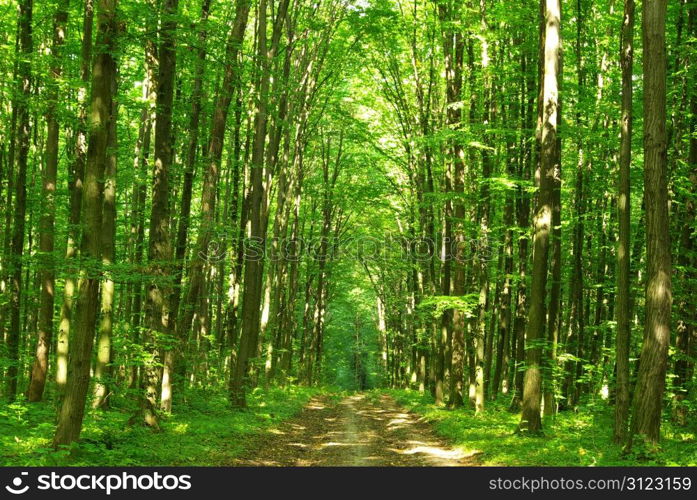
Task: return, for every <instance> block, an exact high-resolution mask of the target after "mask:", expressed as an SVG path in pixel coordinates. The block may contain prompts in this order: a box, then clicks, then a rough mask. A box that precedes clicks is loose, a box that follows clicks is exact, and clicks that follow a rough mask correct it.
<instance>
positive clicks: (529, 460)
mask: <svg viewBox="0 0 697 500" xmlns="http://www.w3.org/2000/svg"><path fill="white" fill-rule="evenodd" d="M382 392H386V393H388V394H390V395H391V396H392V397H394V398H395V399H396V400H397V402H399V403H400V404H402V405H403V406H405V407H406V408H408V409H409V410H411V411H413V412H415V413H416V414H418V415H421V416H422V417H423V418H424V419H425V420H426V421H428V422H430V423H431V424H432V425H433V427H434V429H435V431H436V433H438V434H439V435H440V436H442V437H444V438H445V439H447V440H448V441H449V442H450V443H452V444H453V445H454V446H457V447H459V448H462V449H463V450H465V451H466V452H476V451H478V452H483V453H482V454H481V455H480V457H481V463H482V464H483V465H507V466H635V465H641V466H643V465H657V466H677V465H680V466H694V465H697V429H696V423H694V422H693V423H692V426H691V427H689V428H682V427H677V426H673V425H672V424H671V423H670V422H668V421H665V420H664V422H663V423H662V426H661V428H662V434H663V436H662V440H661V444H660V447H659V449H658V450H650V451H649V450H647V449H646V447H644V446H642V445H641V444H635V446H634V448H633V451H632V453H630V454H628V455H623V454H622V449H621V447H620V446H618V445H615V444H613V443H612V426H613V413H612V408H608V407H607V405H606V403H605V402H602V404H597V405H592V404H589V405H587V406H584V407H581V408H580V409H579V411H578V412H561V413H560V414H558V415H557V416H555V417H554V419H547V420H546V421H545V422H544V424H543V427H544V435H543V436H542V437H522V436H519V435H516V434H515V433H514V431H515V429H516V426H517V424H518V422H519V420H520V414H517V413H510V412H509V411H508V410H507V405H508V403H509V401H503V400H499V401H497V402H491V403H489V406H488V407H487V410H486V412H485V413H484V415H482V416H476V417H475V416H474V413H473V411H472V410H471V409H469V408H465V409H458V410H449V409H446V408H443V407H437V406H435V405H434V404H433V398H432V397H431V396H430V394H420V393H419V392H417V391H410V390H385V391H382Z"/></svg>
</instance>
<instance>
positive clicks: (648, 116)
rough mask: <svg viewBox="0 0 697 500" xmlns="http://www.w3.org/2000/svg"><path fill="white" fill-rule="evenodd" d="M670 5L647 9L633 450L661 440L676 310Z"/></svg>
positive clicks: (662, 1) (650, 4) (656, 3)
mask: <svg viewBox="0 0 697 500" xmlns="http://www.w3.org/2000/svg"><path fill="white" fill-rule="evenodd" d="M665 16H666V0H647V1H646V2H644V5H643V19H642V32H643V39H644V45H643V46H644V203H645V214H646V265H647V274H646V319H645V322H644V343H643V346H642V349H641V354H640V356H639V374H638V377H637V382H636V388H635V392H634V401H633V410H634V411H633V415H632V423H631V432H630V437H629V443H628V448H631V446H632V442H633V439H634V437H635V436H639V437H641V438H643V439H645V440H646V441H648V442H650V443H654V444H655V443H657V442H658V440H659V438H660V429H661V408H662V402H663V390H664V388H665V377H666V368H667V361H668V346H669V345H670V314H671V305H672V289H671V272H672V267H671V257H670V235H669V229H670V224H669V219H668V183H667V181H668V179H667V135H666V55H665Z"/></svg>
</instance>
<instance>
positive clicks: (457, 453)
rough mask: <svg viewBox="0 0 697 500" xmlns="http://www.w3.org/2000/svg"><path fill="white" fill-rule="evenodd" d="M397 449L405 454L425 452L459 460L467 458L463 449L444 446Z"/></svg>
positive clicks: (434, 455)
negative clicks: (447, 448)
mask: <svg viewBox="0 0 697 500" xmlns="http://www.w3.org/2000/svg"><path fill="white" fill-rule="evenodd" d="M395 451H397V453H402V454H403V455H413V454H415V453H423V454H425V455H429V456H432V457H438V458H446V459H451V460H458V459H461V458H465V454H464V452H463V451H462V450H444V449H442V448H436V447H435V446H416V447H414V448H410V449H408V450H404V451H398V450H395Z"/></svg>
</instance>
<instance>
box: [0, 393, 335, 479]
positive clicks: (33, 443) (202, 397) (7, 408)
mask: <svg viewBox="0 0 697 500" xmlns="http://www.w3.org/2000/svg"><path fill="white" fill-rule="evenodd" d="M320 392H321V390H320V389H316V388H306V387H289V388H285V389H279V388H274V389H269V390H261V389H257V390H255V391H254V392H253V393H252V394H251V397H250V398H249V407H248V408H247V409H246V410H244V411H239V410H231V409H230V408H229V404H228V402H227V399H226V397H225V394H222V393H213V394H211V393H210V391H190V393H189V394H188V397H187V403H186V404H183V405H180V406H179V407H178V408H177V412H176V413H174V414H172V415H169V416H167V417H166V418H164V419H163V420H162V421H161V429H162V432H160V433H155V432H153V431H152V430H150V429H148V428H146V427H142V426H140V425H128V421H129V419H130V417H131V416H132V413H130V412H129V411H128V409H124V408H122V409H120V410H117V409H114V410H109V411H106V412H102V411H91V412H89V414H88V415H87V417H86V418H85V425H84V429H83V432H82V436H81V441H80V443H79V444H78V445H76V447H75V450H73V451H74V453H73V455H72V456H71V455H70V452H69V451H68V450H60V451H53V450H52V449H51V448H50V444H51V438H52V435H53V431H54V424H53V422H54V412H55V410H54V408H53V407H52V406H51V405H50V404H47V403H31V404H30V403H26V402H24V401H21V402H20V401H18V402H16V403H13V404H9V405H8V404H5V405H2V406H0V465H2V466H20V465H21V466H60V465H73V466H87V465H89V466H97V465H99V466H165V465H178V466H183V465H210V466H212V465H229V464H230V461H231V460H232V459H233V458H234V457H235V456H237V455H238V454H239V453H241V452H242V451H243V450H244V447H245V443H248V442H249V438H250V437H251V436H254V435H255V434H257V433H260V432H261V431H263V430H264V429H267V428H269V427H272V426H274V425H276V424H278V423H279V422H281V421H283V420H285V419H287V418H289V417H291V416H292V415H294V414H295V413H297V412H298V411H299V410H300V409H301V408H302V407H303V406H304V405H305V404H306V403H307V401H308V400H309V399H310V398H311V397H312V396H314V395H316V394H319V393H320Z"/></svg>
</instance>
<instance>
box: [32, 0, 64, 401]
mask: <svg viewBox="0 0 697 500" xmlns="http://www.w3.org/2000/svg"><path fill="white" fill-rule="evenodd" d="M68 3H69V2H68V0H61V2H60V3H59V4H58V6H57V8H56V13H55V15H54V17H53V41H52V44H53V46H52V48H51V82H50V84H49V87H48V95H47V100H48V106H47V109H46V128H47V132H46V134H47V137H46V157H45V160H44V161H45V166H44V172H43V179H42V180H43V200H42V202H43V203H42V211H41V223H40V227H39V231H40V235H39V241H40V242H39V250H40V251H41V253H42V254H43V259H44V263H43V266H42V269H41V271H40V273H41V295H40V302H39V331H38V335H37V344H36V358H35V359H34V366H33V368H32V372H31V379H30V382H29V390H28V391H27V399H28V400H29V401H41V398H42V397H43V393H44V386H45V385H46V375H47V372H48V352H49V349H50V346H51V337H52V336H53V303H54V298H55V265H54V257H53V244H54V230H55V219H56V217H55V205H56V204H55V193H56V178H57V175H58V138H59V137H58V135H59V122H58V116H57V112H56V105H57V102H58V84H59V80H60V78H61V74H62V56H61V52H62V48H63V44H64V42H65V27H66V24H67V22H68Z"/></svg>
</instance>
